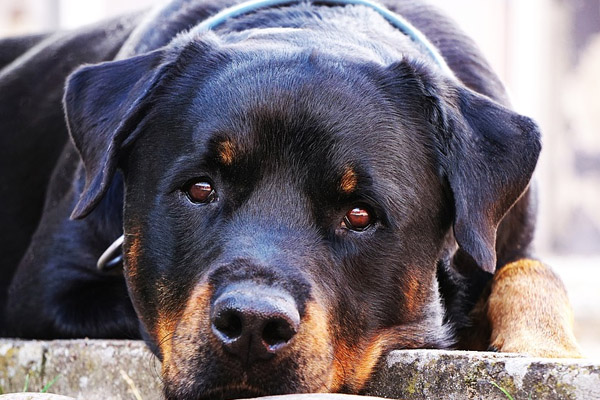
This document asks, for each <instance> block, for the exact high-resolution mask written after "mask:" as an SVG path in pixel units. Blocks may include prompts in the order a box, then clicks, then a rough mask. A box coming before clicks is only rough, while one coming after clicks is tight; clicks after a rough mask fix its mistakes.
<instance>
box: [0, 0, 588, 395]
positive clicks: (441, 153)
mask: <svg viewBox="0 0 600 400" xmlns="http://www.w3.org/2000/svg"><path fill="white" fill-rule="evenodd" d="M0 46H1V47H0V49H2V50H1V53H2V54H3V57H2V63H3V64H4V65H3V69H2V70H0V93H1V94H0V131H1V132H2V135H1V137H2V139H1V140H2V141H3V143H2V146H0V148H2V150H1V151H2V152H3V154H2V157H0V159H2V162H3V167H2V177H1V178H0V179H1V182H2V184H1V185H0V190H2V205H3V207H2V210H1V211H0V212H2V220H3V221H5V226H4V231H3V232H2V233H1V235H2V240H1V241H0V242H1V245H2V253H3V254H4V260H5V261H4V262H3V264H4V265H3V267H2V275H1V281H0V284H1V286H0V294H1V297H0V306H2V309H3V310H4V311H3V313H2V315H1V317H2V318H3V321H4V322H3V325H2V333H3V335H5V336H18V337H23V338H45V339H49V338H76V337H90V338H107V337H108V338H143V339H144V340H145V341H146V342H147V343H148V345H149V346H150V348H151V349H152V351H153V352H154V353H155V354H156V355H157V357H158V358H159V359H160V360H161V362H162V377H163V380H164V383H165V386H164V394H165V397H166V398H167V399H208V398H211V399H212V398H235V397H248V396H259V395H268V394H284V393H302V392H345V393H360V392H361V391H363V390H364V389H365V388H366V387H368V384H369V378H370V376H371V374H372V372H373V371H374V370H375V369H376V367H377V365H378V363H379V362H381V360H382V358H383V356H384V355H385V354H386V353H387V352H389V351H390V350H392V349H410V348H462V349H473V350H486V349H492V350H497V351H516V352H523V353H529V354H533V355H540V356H553V357H578V356H580V352H579V349H578V347H577V343H576V341H575V339H574V337H573V333H572V314H571V309H570V306H569V302H568V299H567V297H566V294H565V291H564V287H563V286H562V283H561V282H560V280H559V279H558V277H557V276H556V275H554V274H553V273H552V271H551V269H550V268H549V267H547V266H546V265H545V264H543V263H542V262H540V261H538V260H536V259H534V258H533V256H532V251H531V242H532V240H533V231H534V227H535V193H534V186H533V185H530V181H531V178H532V174H533V171H534V168H535V165H536V162H537V158H538V154H539V152H540V148H541V145H540V133H539V130H538V127H537V126H536V124H535V123H534V122H533V121H532V120H531V119H529V118H527V117H525V116H522V115H519V114H517V113H516V112H515V111H513V110H512V109H511V107H510V103H509V100H508V98H507V95H506V92H505V90H504V88H503V86H502V84H501V82H500V81H499V79H498V78H497V76H496V75H495V74H494V73H493V72H492V70H491V68H490V67H489V65H488V64H487V62H486V61H485V60H484V59H483V57H482V56H481V54H480V52H479V50H478V49H477V47H476V46H475V45H474V43H473V42H472V41H471V40H470V39H469V38H468V37H467V36H465V35H464V34H463V33H462V32H461V31H460V29H459V28H457V27H456V26H455V24H454V23H453V22H451V21H450V20H449V19H448V18H447V17H446V16H444V15H443V14H442V13H440V12H439V11H438V10H436V9H435V8H433V7H431V6H429V5H427V4H425V3H422V2H420V1H416V0H396V1H391V0H390V1H385V2H383V3H374V2H370V1H367V0H360V1H359V0H352V1H349V0H348V1H323V2H314V3H313V2H299V1H275V2H265V1H250V2H241V1H227V2H217V1H212V0H173V1H172V2H171V3H169V4H168V5H165V6H163V7H162V8H158V9H155V10H153V11H151V12H148V13H136V14H132V15H128V16H125V17H120V18H117V19H115V20H112V21H105V22H102V23H100V24H98V25H95V26H91V27H87V28H83V29H80V30H76V31H73V32H63V33H58V34H44V35H38V36H32V37H27V38H21V39H7V40H5V41H3V42H2V43H1V44H0ZM121 235H123V240H122V245H121V241H117V242H115V240H117V239H118V238H119V237H120V236H121ZM113 242H115V243H116V244H113ZM111 244H113V245H112V246H111ZM107 248H109V250H106V249H107ZM99 259H100V262H98V260H99ZM97 263H98V264H99V267H100V268H97V266H96V264H97Z"/></svg>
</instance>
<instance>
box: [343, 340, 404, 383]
mask: <svg viewBox="0 0 600 400" xmlns="http://www.w3.org/2000/svg"><path fill="white" fill-rule="evenodd" d="M394 339H395V334H394V333H393V332H389V333H388V332H383V333H381V334H378V335H375V336H373V337H372V338H371V339H370V340H366V341H362V342H361V343H360V344H359V345H358V346H356V348H352V347H351V346H350V345H349V344H348V343H346V342H343V341H342V342H340V343H339V344H338V347H337V349H336V353H335V362H334V374H335V375H334V382H333V385H332V388H333V391H334V392H335V391H339V390H340V389H341V388H342V386H346V388H345V389H347V390H350V391H351V392H353V393H355V392H358V391H360V390H361V389H362V388H363V387H364V386H365V384H366V383H367V382H368V381H369V378H370V377H371V375H372V374H373V369H374V368H375V366H376V365H377V363H378V361H379V359H380V357H381V355H382V354H383V352H384V351H385V350H386V348H387V347H388V346H389V344H392V343H394Z"/></svg>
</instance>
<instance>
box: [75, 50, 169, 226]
mask: <svg viewBox="0 0 600 400" xmlns="http://www.w3.org/2000/svg"><path fill="white" fill-rule="evenodd" d="M161 64H162V65H161ZM165 68H166V67H165V64H164V63H163V54H162V51H160V50H158V51H154V52H151V53H147V54H144V55H141V56H137V57H133V58H128V59H125V60H119V61H112V62H105V63H102V64H97V65H88V66H84V67H81V68H79V69H78V70H76V71H75V72H74V73H73V74H71V75H70V76H69V78H68V80H67V85H66V89H65V95H64V99H63V104H64V109H65V114H66V120H67V126H68V129H69V133H70V135H71V138H72V140H73V143H74V144H75V147H76V148H77V150H78V151H79V154H80V156H81V160H82V162H83V165H84V167H85V187H84V189H83V191H82V193H81V195H80V198H79V202H78V203H77V205H76V206H75V209H74V210H73V212H72V214H71V218H72V219H79V218H83V217H85V216H86V215H88V214H89V213H90V212H91V211H92V210H93V209H94V207H95V206H96V205H97V204H98V203H99V202H100V200H101V199H102V196H103V195H104V193H105V192H106V190H107V189H108V187H109V186H110V182H111V180H112V177H113V175H114V173H115V170H116V168H117V162H118V156H119V151H120V149H121V148H122V146H124V144H126V143H127V142H130V141H132V140H133V138H134V137H135V135H136V127H137V126H138V125H139V123H140V121H141V120H142V119H143V118H144V116H145V115H146V111H147V108H148V105H149V102H148V98H149V97H150V93H151V92H152V91H153V89H154V87H156V85H157V84H158V82H159V81H160V77H161V76H162V75H163V74H164V69H165Z"/></svg>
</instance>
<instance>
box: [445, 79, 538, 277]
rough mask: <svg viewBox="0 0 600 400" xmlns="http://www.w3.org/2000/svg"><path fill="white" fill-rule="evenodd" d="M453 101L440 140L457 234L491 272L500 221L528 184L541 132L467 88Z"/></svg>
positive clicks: (484, 267) (532, 124)
mask: <svg viewBox="0 0 600 400" xmlns="http://www.w3.org/2000/svg"><path fill="white" fill-rule="evenodd" d="M455 101H456V103H454V104H451V105H449V106H448V107H449V108H450V110H451V112H450V115H451V116H450V118H451V120H450V121H448V123H447V125H446V127H445V128H446V130H445V132H444V135H443V137H442V139H441V140H442V146H444V147H445V152H444V154H443V155H442V156H441V157H442V159H443V160H444V162H443V165H444V170H445V173H446V175H447V178H448V182H449V183H450V188H451V190H452V194H453V197H454V207H455V217H454V237H455V238H456V241H457V242H458V244H459V246H460V247H461V248H462V250H464V251H465V252H466V253H467V254H469V255H470V256H471V257H472V258H473V260H474V261H475V263H477V265H479V267H481V268H482V269H484V270H485V271H487V272H490V273H493V272H494V270H495V269H496V230H497V228H498V224H499V223H500V221H501V220H502V218H503V217H504V215H505V214H506V213H507V212H508V210H509V209H510V208H511V207H512V206H513V204H514V203H515V202H516V201H517V200H518V199H519V198H520V197H521V195H522V194H523V192H524V191H525V190H526V189H527V187H528V185H529V181H530V179H531V176H532V174H533V171H534V169H535V165H536V163H537V159H538V155H539V153H540V150H541V143H540V133H539V129H538V127H537V125H536V124H535V123H534V122H533V121H532V120H531V119H529V118H527V117H524V116H521V115H519V114H517V113H515V112H513V111H512V110H510V109H508V108H506V107H503V106H501V105H499V104H497V103H495V102H493V101H492V100H490V99H489V98H487V97H484V96H482V95H480V94H477V93H475V92H473V91H471V90H469V89H467V88H464V87H458V88H457V89H456V97H455Z"/></svg>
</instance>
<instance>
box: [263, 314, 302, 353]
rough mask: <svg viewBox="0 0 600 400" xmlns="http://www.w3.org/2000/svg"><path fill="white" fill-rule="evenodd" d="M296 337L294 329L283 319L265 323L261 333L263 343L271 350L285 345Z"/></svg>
mask: <svg viewBox="0 0 600 400" xmlns="http://www.w3.org/2000/svg"><path fill="white" fill-rule="evenodd" d="M294 335H296V328H295V327H294V326H293V325H292V324H291V323H290V322H288V321H286V320H285V319H275V320H272V321H269V322H267V324H266V325H265V327H264V328H263V331H262V338H263V340H264V342H265V343H266V344H267V345H268V346H269V347H270V348H271V349H272V350H276V349H277V348H279V347H281V346H283V345H285V344H287V343H288V342H289V341H290V340H291V339H292V338H293V337H294Z"/></svg>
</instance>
